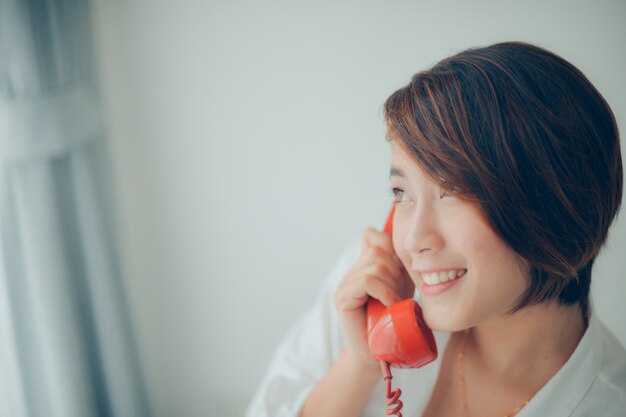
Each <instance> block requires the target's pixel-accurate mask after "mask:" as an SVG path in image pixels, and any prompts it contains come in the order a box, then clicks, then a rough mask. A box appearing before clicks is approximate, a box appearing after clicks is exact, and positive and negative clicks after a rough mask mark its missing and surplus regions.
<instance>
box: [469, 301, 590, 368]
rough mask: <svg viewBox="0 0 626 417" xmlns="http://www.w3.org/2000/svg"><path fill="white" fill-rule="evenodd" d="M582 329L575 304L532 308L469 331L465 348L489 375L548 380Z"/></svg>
mask: <svg viewBox="0 0 626 417" xmlns="http://www.w3.org/2000/svg"><path fill="white" fill-rule="evenodd" d="M586 327H587V326H586V321H585V319H584V317H583V314H582V310H581V308H580V306H579V305H572V306H563V305H558V304H556V303H550V304H539V305H533V306H528V307H525V308H523V309H522V310H520V311H518V312H517V313H514V314H512V315H511V314H509V315H504V316H500V317H497V318H493V319H491V320H489V321H488V322H484V323H481V324H479V325H477V326H476V327H474V328H472V330H471V333H470V335H469V337H468V349H469V348H470V347H471V349H472V350H473V355H474V356H475V359H476V360H477V361H479V363H480V365H481V366H482V367H484V369H485V370H486V371H488V372H489V373H491V374H492V375H502V376H505V375H506V377H507V378H514V379H519V380H523V379H526V378H545V377H546V376H547V377H548V378H549V377H550V376H552V375H554V374H555V373H556V372H557V371H558V370H559V369H560V368H561V367H562V366H563V365H564V364H565V362H567V360H568V359H569V357H570V356H571V355H572V353H573V352H574V350H575V349H576V346H578V342H579V341H580V339H581V338H582V336H583V334H584V332H585V329H586Z"/></svg>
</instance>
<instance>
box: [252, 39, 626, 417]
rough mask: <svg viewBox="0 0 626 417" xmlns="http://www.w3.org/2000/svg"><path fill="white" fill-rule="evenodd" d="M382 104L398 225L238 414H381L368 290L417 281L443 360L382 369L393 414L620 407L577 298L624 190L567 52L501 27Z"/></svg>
mask: <svg viewBox="0 0 626 417" xmlns="http://www.w3.org/2000/svg"><path fill="white" fill-rule="evenodd" d="M385 119H386V122H387V125H388V140H389V141H390V143H391V147H392V152H393V157H392V163H391V172H390V185H391V189H392V191H393V194H394V196H395V202H396V212H395V217H394V224H393V230H394V233H393V238H391V237H389V236H387V235H386V234H384V233H383V232H381V231H378V230H376V229H373V228H370V229H367V230H366V231H365V233H364V234H363V238H362V242H361V249H360V253H359V254H358V256H357V259H356V261H355V262H354V263H353V264H352V266H351V267H350V268H349V269H348V270H347V271H345V270H344V271H341V273H340V274H338V273H337V271H336V272H335V274H334V275H335V276H337V275H341V281H340V282H339V283H331V284H329V288H332V290H330V291H328V290H327V292H326V293H325V294H327V295H326V297H324V295H323V294H324V293H322V296H321V297H320V300H319V301H318V306H317V307H316V309H314V310H313V311H312V313H311V314H310V315H309V316H308V317H307V318H305V319H304V320H303V322H302V323H301V324H300V326H299V327H297V328H295V329H294V330H292V332H291V334H290V335H289V336H288V338H287V339H286V340H285V341H284V342H283V344H282V346H281V347H280V349H279V351H278V352H277V355H276V356H275V358H274V361H273V364H272V365H271V367H270V370H269V372H268V374H267V375H266V378H265V380H264V382H263V384H262V387H261V389H260V390H259V392H258V393H257V396H256V397H255V399H254V400H253V403H252V405H251V407H250V409H249V414H248V415H250V416H251V415H272V416H278V415H285V416H286V415H294V416H295V415H300V416H302V417H307V416H342V417H347V416H360V415H367V416H370V415H372V416H377V415H382V414H381V413H382V412H383V409H384V408H385V406H384V400H385V398H384V395H383V394H382V392H381V390H382V383H381V379H382V378H381V371H380V367H379V365H378V363H377V362H376V361H375V360H374V359H373V358H372V357H371V355H370V353H369V350H368V346H367V341H366V328H365V327H366V326H365V310H364V305H365V303H366V302H367V300H368V297H373V298H377V299H379V300H381V301H382V302H383V304H385V305H389V304H392V303H394V302H396V301H399V300H401V299H404V298H409V297H412V296H413V294H414V290H415V289H417V292H418V293H419V302H420V304H421V306H422V309H423V312H424V317H425V320H426V322H427V324H428V325H429V326H430V327H431V328H433V329H434V330H436V332H435V333H436V338H437V343H438V346H439V353H440V357H439V358H438V359H437V361H436V362H435V363H434V364H431V365H427V366H426V367H424V368H422V369H419V370H394V381H395V385H397V386H401V387H402V388H403V390H404V395H403V398H402V399H403V401H404V402H405V408H404V409H403V411H402V412H403V414H404V415H406V416H420V415H421V416H424V417H426V416H428V417H430V416H479V417H489V416H494V417H499V416H512V415H518V416H530V415H533V416H534V415H541V416H551V417H555V416H588V415H593V416H604V415H605V416H625V415H626V351H625V350H624V348H623V346H621V345H620V344H619V342H618V341H617V340H616V339H615V337H614V336H613V335H612V334H611V332H610V331H609V330H608V329H607V328H606V327H605V326H604V325H603V324H602V323H601V322H600V321H599V319H598V318H597V317H596V316H595V315H594V314H593V311H592V308H591V307H592V306H591V304H590V302H589V287H590V280H591V269H592V265H593V262H594V260H595V258H596V256H597V255H598V252H599V250H600V248H601V246H602V245H603V243H604V242H605V240H606V237H607V233H608V229H609V226H610V225H611V223H612V221H613V219H614V218H615V216H616V214H617V212H618V209H619V206H620V202H621V196H622V162H621V157H620V144H619V135H618V131H617V126H616V123H615V119H614V117H613V114H612V112H611V110H610V108H609V106H608V105H607V103H606V102H605V100H604V99H603V98H602V96H601V95H600V94H599V93H598V92H597V90H596V89H595V88H594V87H593V86H592V85H591V83H590V82H589V81H588V80H587V79H586V78H585V76H584V75H583V74H582V73H581V72H580V71H579V70H578V69H576V68H575V67H573V66H572V65H571V64H570V63H568V62H566V61H565V60H563V59H562V58H560V57H558V56H556V55H554V54H552V53H550V52H548V51H546V50H544V49H541V48H538V47H535V46H532V45H528V44H524V43H515V42H509V43H500V44H496V45H492V46H489V47H486V48H477V49H470V50H466V51H463V52H461V53H459V54H457V55H455V56H452V57H450V58H447V59H444V60H443V61H441V62H439V63H438V64H436V65H435V66H434V67H433V68H431V69H429V70H426V71H423V72H420V73H418V74H416V75H415V76H414V77H413V79H412V80H411V82H410V83H409V85H407V86H406V87H404V88H402V89H400V90H398V91H396V92H395V93H394V94H393V95H392V96H391V97H390V98H389V99H388V100H387V102H386V103H385ZM331 292H332V296H329V294H330V293H331ZM329 301H331V303H332V307H334V310H335V311H333V312H332V313H330V312H328V310H329V309H330V305H331V303H330V302H329ZM336 323H338V324H339V325H336ZM308 344H310V345H313V346H314V347H310V346H309V345H308ZM304 345H307V347H305V348H304V347H303V346H304ZM315 346H317V347H315ZM300 362H302V363H300ZM305 363H306V364H305ZM317 369H322V371H317ZM409 374H410V375H409ZM281 393H282V394H281ZM281 395H282V396H283V398H282V399H281ZM260 404H264V406H261V405H260ZM264 407H265V411H262V409H263V408H264ZM270 409H271V410H272V411H269V410H270Z"/></svg>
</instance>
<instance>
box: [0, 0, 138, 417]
mask: <svg viewBox="0 0 626 417" xmlns="http://www.w3.org/2000/svg"><path fill="white" fill-rule="evenodd" d="M88 8H89V5H88V4H87V2H86V1H81V0H0V249H1V250H0V416H2V417H4V416H7V417H43V416H46V417H50V416H59V417H90V416H98V417H100V416H114V417H132V416H149V415H150V412H149V406H148V401H147V397H146V390H145V387H144V383H143V380H142V378H141V372H140V367H139V360H138V355H137V352H136V349H135V344H134V341H133V333H132V326H131V321H130V315H129V310H128V306H127V304H126V300H125V294H124V290H123V277H122V274H121V271H120V265H119V259H118V256H117V254H116V246H115V240H116V239H115V235H114V230H115V227H114V225H113V222H112V212H111V207H110V202H111V198H110V197H111V195H110V191H109V186H108V182H107V181H108V176H107V172H106V167H107V165H106V161H105V159H104V156H105V155H106V152H105V145H106V144H105V142H104V135H103V128H102V125H101V118H100V111H99V109H98V101H97V94H96V91H95V90H96V89H95V88H94V85H93V82H92V74H93V71H92V69H91V65H90V54H89V48H90V44H91V43H90V38H89V13H88V12H89V10H88Z"/></svg>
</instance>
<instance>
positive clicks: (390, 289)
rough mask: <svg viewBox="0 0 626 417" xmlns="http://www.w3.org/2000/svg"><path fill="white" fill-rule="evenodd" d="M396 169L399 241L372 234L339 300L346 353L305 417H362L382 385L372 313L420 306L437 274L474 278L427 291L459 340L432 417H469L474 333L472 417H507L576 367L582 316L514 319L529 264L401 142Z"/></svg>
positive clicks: (449, 350) (431, 308) (558, 309)
mask: <svg viewBox="0 0 626 417" xmlns="http://www.w3.org/2000/svg"><path fill="white" fill-rule="evenodd" d="M391 167H392V170H391V176H390V186H391V188H393V189H395V193H396V202H397V206H396V214H395V216H394V234H393V238H391V237H389V236H388V235H386V234H384V233H383V232H382V231H378V230H376V229H373V228H368V229H366V230H365V232H364V234H363V239H362V247H361V255H360V257H359V259H358V260H357V262H356V263H355V264H354V266H353V267H352V268H351V269H349V270H348V271H347V272H346V274H345V275H344V277H343V280H342V282H341V283H340V285H339V286H338V288H337V290H336V292H335V294H334V296H333V303H334V306H335V309H336V310H337V312H338V315H339V320H340V324H341V328H342V332H343V335H344V337H345V340H346V347H345V348H344V349H343V351H342V353H341V355H340V357H339V358H338V360H337V362H336V363H335V364H334V365H333V367H332V368H331V370H330V371H329V372H328V374H327V375H326V377H325V378H324V379H323V380H322V381H320V383H319V384H318V385H317V386H316V387H315V389H314V390H313V391H312V392H311V394H310V395H309V397H308V398H307V400H306V401H305V403H304V406H303V408H302V412H301V417H307V416H321V415H323V416H328V417H332V416H338V417H339V416H341V417H349V416H354V417H356V416H360V415H361V413H362V411H363V409H364V407H365V405H366V404H367V402H368V401H369V399H370V394H371V391H372V388H373V387H374V386H375V385H376V383H378V382H379V381H380V380H381V378H382V377H381V372H380V368H379V365H378V363H377V362H376V361H375V360H374V359H373V358H372V357H371V356H370V354H369V349H368V346H367V339H366V328H365V310H364V306H365V303H366V302H367V299H368V297H369V296H371V297H374V298H377V299H379V300H381V302H382V303H383V304H385V305H390V304H392V303H394V302H397V301H399V300H401V299H405V298H408V297H412V296H413V292H414V290H415V288H417V289H418V290H421V289H422V288H423V286H424V285H426V284H425V282H424V279H423V277H422V274H423V273H427V272H428V271H432V270H434V269H437V270H440V269H444V270H446V269H464V270H466V273H465V275H464V276H463V278H462V279H460V280H459V281H458V282H457V283H455V284H454V285H453V286H451V287H450V288H449V289H447V290H446V291H444V292H442V293H440V294H436V295H425V294H424V292H423V291H420V293H421V294H422V297H421V305H422V309H423V312H424V317H425V319H426V322H427V323H428V325H429V326H430V327H431V328H433V329H436V330H442V331H449V332H452V334H451V336H450V339H449V341H448V343H447V345H446V347H445V350H444V351H440V355H442V362H441V367H440V371H439V376H438V379H437V382H436V384H435V388H434V389H433V391H432V394H431V397H430V401H429V403H428V405H427V406H426V408H425V410H424V413H423V414H422V417H431V416H433V417H434V416H461V415H462V413H461V411H460V410H459V404H460V391H459V390H460V388H459V386H460V384H459V381H458V369H459V361H458V358H457V353H458V352H459V350H460V347H461V341H462V340H463V335H464V330H465V329H471V331H470V333H469V335H468V337H467V340H466V345H465V356H464V357H465V359H464V373H465V380H466V398H467V407H468V411H469V415H470V416H481V417H482V416H486V417H489V416H493V417H499V416H503V415H505V414H506V413H508V412H510V411H511V410H512V409H514V408H515V407H517V406H519V405H520V404H523V403H524V401H525V400H528V399H529V398H531V397H532V396H533V395H534V394H535V393H536V392H537V391H538V390H539V389H541V387H543V386H544V385H545V384H546V383H547V382H548V381H549V380H550V378H552V377H553V376H554V375H555V374H556V372H558V370H559V369H560V368H561V367H562V366H563V365H564V364H565V362H567V360H568V359H569V357H570V356H571V354H572V353H573V352H574V350H575V349H576V346H577V345H578V342H579V341H580V339H581V338H582V336H583V334H584V331H585V329H586V323H585V320H584V317H583V314H582V311H581V309H580V307H579V306H578V305H573V306H562V305H558V304H557V303H547V304H546V303H544V304H539V305H532V306H527V307H525V308H524V309H522V310H521V311H520V312H518V313H516V314H513V315H511V314H509V311H510V310H511V309H512V308H513V307H514V306H515V305H516V302H517V300H518V297H519V296H520V295H521V294H522V293H523V291H524V290H525V288H526V286H527V283H528V272H527V267H526V266H525V263H524V262H523V261H522V260H521V259H519V257H518V256H517V255H516V254H515V253H514V252H513V251H512V250H511V249H510V248H509V247H508V246H506V245H505V244H504V242H503V241H502V240H501V239H500V238H499V237H498V236H497V235H496V234H495V232H494V231H493V230H492V229H491V228H490V227H489V226H488V225H487V223H486V221H485V220H484V217H483V216H482V215H481V213H480V212H479V211H478V210H477V209H476V207H474V206H473V205H472V203H470V202H468V201H466V200H463V199H461V198H460V197H457V196H455V195H454V194H449V193H447V192H446V191H445V190H444V189H443V188H442V187H440V186H439V185H438V184H437V182H435V181H433V180H432V179H431V178H430V177H429V176H428V175H426V173H425V172H424V171H422V170H421V169H420V167H419V166H418V165H417V164H416V163H415V162H414V161H413V160H412V159H411V158H410V157H409V156H408V155H406V154H405V153H404V152H403V151H402V150H401V149H400V148H399V147H398V146H397V145H396V143H395V142H393V141H392V163H391ZM427 366H428V365H427ZM415 372H419V370H415ZM419 389H420V387H403V390H404V391H405V392H410V391H411V390H419ZM339 392H340V393H341V395H337V393H339Z"/></svg>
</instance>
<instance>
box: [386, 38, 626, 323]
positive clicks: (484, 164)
mask: <svg viewBox="0 0 626 417" xmlns="http://www.w3.org/2000/svg"><path fill="white" fill-rule="evenodd" d="M384 115H385V120H386V122H387V126H388V140H394V141H396V142H398V144H399V145H400V146H401V147H402V148H403V149H405V150H406V151H408V154H409V155H411V157H412V158H413V159H414V160H415V162H417V163H418V165H420V166H421V167H422V168H423V169H424V170H425V171H426V172H428V173H429V175H430V176H431V177H432V178H433V179H435V180H436V181H438V182H439V183H440V184H441V185H442V186H443V187H444V188H446V189H449V190H450V191H453V192H455V193H457V194H458V195H459V196H461V197H462V198H467V199H469V200H472V201H473V202H475V203H476V205H477V206H478V208H479V209H480V210H481V212H482V213H483V215H484V216H485V218H486V220H487V221H488V223H489V224H490V226H491V227H492V229H493V230H494V231H495V232H496V233H497V234H498V235H499V236H500V237H501V238H502V239H503V241H504V242H505V243H506V244H507V245H509V247H511V249H512V250H513V251H515V252H516V253H517V254H518V255H519V256H520V257H521V258H522V259H523V260H524V261H525V263H526V264H527V265H528V266H529V268H530V280H531V281H530V283H529V286H528V288H527V290H526V292H525V293H524V294H523V295H522V296H521V298H520V300H519V303H518V305H517V307H516V308H515V309H514V310H513V311H517V310H519V309H521V308H523V307H524V306H526V305H530V304H537V303H542V302H546V301H549V300H555V299H556V300H558V302H559V303H561V304H569V305H571V304H575V303H580V305H581V307H582V308H583V312H586V311H587V308H588V299H589V285H590V282H591V268H592V266H593V262H594V260H595V258H596V256H597V254H598V252H599V251H600V248H601V247H602V245H603V244H604V242H605V241H606V237H607V233H608V229H609V226H610V225H611V223H612V222H613V219H614V218H615V216H616V214H617V212H618V210H619V207H620V203H621V198H622V181H623V178H622V177H623V173H622V160H621V156H620V141H619V133H618V130H617V124H616V122H615V117H614V116H613V113H612V111H611V109H610V107H609V105H608V104H607V103H606V101H605V100H604V98H603V97H602V96H601V95H600V93H599V92H598V91H597V90H596V89H595V87H594V86H593V85H592V84H591V82H589V80H587V78H586V77H585V76H584V75H583V74H582V72H581V71H579V70H578V69H577V68H575V67H574V66H573V65H572V64H570V63H569V62H567V61H566V60H564V59H563V58H561V57H559V56H557V55H555V54H554V53H551V52H549V51H547V50H545V49H542V48H539V47H537V46H533V45H529V44H527V43H522V42H505V43H498V44H495V45H492V46H488V47H484V48H471V49H468V50H465V51H463V52H461V53H459V54H457V55H454V56H452V57H449V58H446V59H444V60H442V61H440V62H439V63H437V64H436V65H435V66H434V67H432V68H431V69H429V70H425V71H422V72H420V73H418V74H416V75H415V76H413V78H412V79H411V82H410V83H409V84H408V85H407V86H405V87H403V88H401V89H399V90H398V91H396V92H395V93H393V94H392V95H391V96H390V97H389V98H388V99H387V101H386V102H385V106H384Z"/></svg>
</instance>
